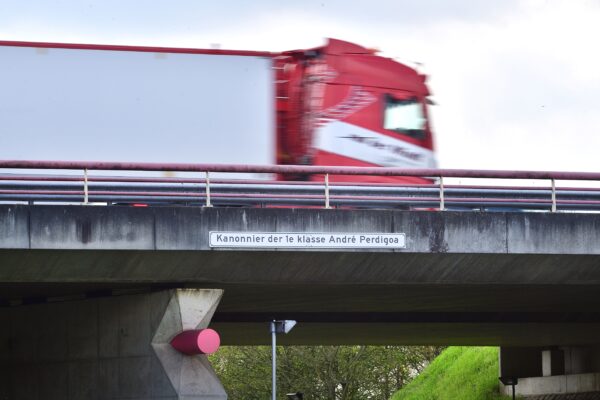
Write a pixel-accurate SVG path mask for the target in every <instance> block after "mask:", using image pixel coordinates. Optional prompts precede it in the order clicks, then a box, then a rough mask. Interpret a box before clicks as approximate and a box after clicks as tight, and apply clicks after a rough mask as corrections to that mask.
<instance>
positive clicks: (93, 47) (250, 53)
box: [0, 40, 279, 57]
mask: <svg viewBox="0 0 600 400" xmlns="http://www.w3.org/2000/svg"><path fill="white" fill-rule="evenodd" d="M0 46H11V47H32V48H45V49H73V50H108V51H138V52H146V53H183V54H214V55H229V56H254V57H275V56H277V55H279V53H272V52H268V51H253V50H221V49H196V48H189V47H158V46H126V45H115V44H83V43H53V42H25V41H11V40H0Z"/></svg>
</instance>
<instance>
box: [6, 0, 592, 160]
mask: <svg viewBox="0 0 600 400" xmlns="http://www.w3.org/2000/svg"><path fill="white" fill-rule="evenodd" d="M325 37H334V38H339V39H343V40H348V41H353V42H356V43H358V44H362V45H365V46H368V47H377V48H379V49H381V51H382V52H383V55H386V56H390V57H394V58H397V59H398V60H401V61H404V62H409V63H419V64H421V65H422V70H423V71H425V72H426V73H428V74H429V75H430V79H429V85H430V88H431V91H432V92H433V99H434V100H435V101H436V102H437V103H438V105H437V106H435V107H434V109H433V127H434V130H435V134H436V145H437V156H438V160H439V165H440V167H443V168H473V169H536V170H571V171H600V156H598V155H597V153H598V152H599V151H600V135H599V134H598V131H599V129H600V112H599V109H600V99H599V96H600V51H599V50H598V48H599V47H600V45H598V43H597V41H598V38H600V1H599V0H595V1H592V0H589V1H585V0H581V1H576V0H571V1H567V0H565V1H559V0H556V1H553V0H548V1H541V0H523V1H517V0H515V1H503V2H491V1H477V0H472V1H467V0H456V1H443V0H439V1H436V0H421V1H414V0H410V1H403V0H370V1H354V2H352V1H349V0H346V1H343V0H339V1H338V0H335V1H331V0H320V1H283V0H278V1H275V0H264V1H261V0H253V1H250V0H248V1H216V0H215V1H201V0H180V1H179V0H170V1H165V0H145V1H142V0H140V1H127V0H98V1H90V0H88V1H85V0H83V1H82V0H80V1H76V0H54V1H53V0H45V1H44V0H38V1H33V0H30V1H23V0H0V39H1V40H28V41H54V42H80V43H103V44H104V43H105V44H132V45H158V46H172V47H178V46H184V47H200V48H206V47H210V46H211V45H213V44H219V45H220V46H221V48H228V49H255V50H272V51H276V50H289V49H294V48H306V47H312V46H316V45H319V44H321V43H323V42H324V40H323V38H325Z"/></svg>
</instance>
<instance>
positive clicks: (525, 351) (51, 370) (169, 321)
mask: <svg viewBox="0 0 600 400" xmlns="http://www.w3.org/2000/svg"><path fill="white" fill-rule="evenodd" d="M214 231H218V232H235V233H238V234H239V233H244V232H246V233H247V232H253V233H260V232H262V233H266V232H270V233H311V234H315V233H324V234H327V233H354V234H360V233H365V234H367V233H378V234H392V233H396V234H400V233H402V234H404V240H405V246H404V247H403V248H390V249H388V248H375V249H373V248H364V247H361V246H355V247H351V248H343V249H315V248H301V247H300V248H269V247H266V248H265V247H262V248H259V246H253V245H247V246H245V247H243V248H227V247H218V248H216V247H214V246H212V247H211V243H210V242H209V232H214ZM599 243H600V215H597V214H579V213H523V212H451V211H445V212H431V211H393V210H332V209H293V208H280V209H276V208H226V207H224V208H217V207H215V208H210V207H205V208H200V207H175V206H170V207H140V208H138V207H120V206H110V207H107V206H97V207H94V206H77V205H47V206H44V205H0V299H1V301H2V305H3V307H2V308H0V324H1V325H2V327H3V329H2V330H1V331H0V357H1V358H0V398H9V399H37V398H40V399H41V398H42V397H43V398H45V399H50V398H61V399H64V398H73V399H75V398H98V399H100V398H102V399H104V398H119V399H121V398H123V399H124V398H174V399H175V398H185V399H193V398H198V399H200V398H226V395H225V393H224V391H223V389H222V387H221V385H220V383H219V382H218V379H217V378H216V376H215V375H214V373H213V372H212V369H211V368H210V365H209V364H208V361H207V359H206V357H205V356H195V357H191V356H183V355H181V354H179V353H177V352H176V351H174V350H173V349H172V348H171V347H170V346H168V340H167V339H168V338H170V337H172V335H173V334H176V333H177V332H179V331H181V330H183V329H193V328H197V327H206V326H209V322H210V327H211V328H213V329H215V330H217V331H218V332H219V333H220V335H221V339H222V344H225V345H242V344H267V343H268V342H269V333H268V321H270V320H272V319H282V318H285V319H296V320H297V321H298V326H297V327H296V328H295V329H294V331H293V333H291V334H289V335H286V336H282V337H281V338H280V342H281V343H282V344H440V345H457V344H463V345H494V346H501V371H500V374H501V375H505V376H516V377H519V378H521V383H520V384H519V385H518V387H517V389H518V390H517V391H518V393H519V392H520V393H522V394H531V395H533V394H537V395H542V394H543V393H554V394H559V393H580V392H581V393H584V392H585V393H586V396H596V395H598V392H600V388H599V387H598V386H599V385H600V348H599V347H598V346H597V345H598V344H600V343H599V342H600V341H599V339H598V338H599V337H600V290H598V289H599V288H600V286H599V285H600V245H599ZM274 247H275V246H274ZM182 289H184V290H182ZM221 290H222V291H223V292H221ZM219 301H220V302H219ZM217 305H218V307H217ZM213 313H214V315H213ZM211 317H212V321H211ZM594 392H596V394H594ZM42 394H43V395H42ZM582 395H583V394H582ZM538 398H543V396H542V397H538ZM548 398H550V397H548ZM552 398H555V397H552ZM585 398H596V397H585Z"/></svg>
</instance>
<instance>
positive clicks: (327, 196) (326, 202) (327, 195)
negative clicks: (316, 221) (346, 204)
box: [325, 174, 331, 208]
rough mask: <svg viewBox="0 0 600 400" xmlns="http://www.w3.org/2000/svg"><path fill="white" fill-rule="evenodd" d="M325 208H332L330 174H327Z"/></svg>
mask: <svg viewBox="0 0 600 400" xmlns="http://www.w3.org/2000/svg"><path fill="white" fill-rule="evenodd" d="M325 208H331V207H330V206H329V174H325Z"/></svg>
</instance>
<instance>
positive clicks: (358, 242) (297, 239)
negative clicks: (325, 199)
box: [209, 231, 406, 249]
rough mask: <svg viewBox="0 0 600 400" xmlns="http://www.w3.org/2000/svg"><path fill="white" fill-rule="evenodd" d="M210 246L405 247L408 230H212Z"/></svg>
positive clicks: (286, 247)
mask: <svg viewBox="0 0 600 400" xmlns="http://www.w3.org/2000/svg"><path fill="white" fill-rule="evenodd" d="M209 235H210V238H209V246H210V247H228V248H232V247H234V248H254V249H256V248H269V249H272V248H285V249H289V248H293V249H297V248H315V249H404V248H406V235H405V234H404V233H322V232H319V233H306V232H215V231H213V232H210V233H209Z"/></svg>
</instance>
